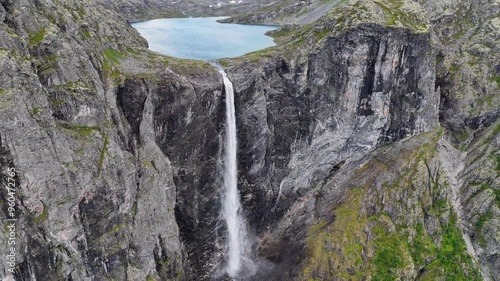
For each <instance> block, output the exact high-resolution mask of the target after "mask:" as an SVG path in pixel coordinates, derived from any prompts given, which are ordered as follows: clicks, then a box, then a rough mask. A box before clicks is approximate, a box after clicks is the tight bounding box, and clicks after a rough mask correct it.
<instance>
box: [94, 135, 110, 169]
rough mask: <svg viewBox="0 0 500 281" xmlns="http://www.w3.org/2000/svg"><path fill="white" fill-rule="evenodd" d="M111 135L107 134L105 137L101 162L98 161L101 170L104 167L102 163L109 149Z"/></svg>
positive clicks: (100, 157) (98, 167)
mask: <svg viewBox="0 0 500 281" xmlns="http://www.w3.org/2000/svg"><path fill="white" fill-rule="evenodd" d="M108 143H109V137H108V136H106V137H105V138H104V143H103V145H102V149H101V154H100V156H99V162H98V163H97V169H98V171H99V172H100V171H101V169H102V165H103V164H104V158H105V157H106V153H107V149H108Z"/></svg>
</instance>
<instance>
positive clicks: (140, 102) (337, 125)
mask: <svg viewBox="0 0 500 281" xmlns="http://www.w3.org/2000/svg"><path fill="white" fill-rule="evenodd" d="M438 2H439V3H441V2H442V3H441V6H440V5H438V4H439V3H437V2H436V4H435V5H434V4H432V3H430V2H426V1H416V2H413V1H354V0H352V1H346V2H345V3H343V4H342V5H339V6H338V7H336V8H335V10H334V11H332V12H330V13H328V14H326V15H325V16H324V17H322V18H321V19H320V20H318V21H316V22H315V23H314V24H310V25H305V26H302V27H292V28H288V29H283V30H280V31H277V32H275V34H274V36H275V37H276V40H277V41H279V42H280V45H279V46H277V47H275V48H272V49H268V50H263V51H259V52H256V53H252V54H249V55H247V56H244V57H242V58H238V59H233V60H222V61H221V64H223V65H224V66H225V67H226V69H227V72H228V75H229V77H230V78H231V79H232V81H233V82H234V85H235V89H236V95H235V96H236V109H237V122H238V124H237V126H238V132H239V135H238V139H239V145H240V147H239V165H240V166H239V168H240V171H239V176H240V177H239V186H240V189H241V192H242V194H241V196H242V202H243V204H244V209H245V212H246V217H247V218H248V219H249V225H250V228H251V230H252V232H253V234H254V235H255V239H256V245H255V246H256V252H255V255H256V256H257V257H258V259H259V260H260V262H259V264H260V265H261V268H260V270H259V275H257V276H256V277H255V278H254V279H255V280H284V279H285V280H330V279H335V280H337V279H338V280H344V279H351V280H366V279H374V280H376V279H384V280H392V279H396V278H399V279H415V280H445V279H446V278H452V279H454V280H455V279H456V280H460V279H462V280H480V279H486V280H488V278H489V279H491V280H497V279H498V277H497V276H498V274H497V273H498V271H499V268H498V259H499V249H498V247H499V246H498V245H500V243H499V239H500V238H499V237H498V227H499V225H500V224H499V223H498V214H499V212H500V209H499V208H500V206H499V205H498V190H499V189H498V187H499V182H498V178H499V174H498V170H499V161H500V160H499V152H498V151H499V150H498V147H499V139H498V136H499V134H498V132H499V130H498V121H495V120H496V118H497V117H496V116H497V113H496V111H495V110H498V102H497V100H496V96H494V95H493V94H494V93H495V89H496V88H495V86H496V85H495V83H494V79H491V78H490V76H491V75H492V73H495V72H494V70H495V69H496V68H495V67H496V66H495V58H496V56H497V54H498V52H495V50H496V49H495V48H496V45H494V44H493V43H494V42H496V41H495V40H496V39H495V38H494V34H496V33H495V32H498V28H497V27H495V26H496V25H495V24H496V19H495V17H494V15H495V13H498V5H497V4H494V3H490V2H487V1H485V2H484V3H483V2H480V3H479V2H478V3H476V2H474V3H472V2H473V1H471V3H468V2H466V1H458V2H457V3H458V4H460V5H455V4H456V3H450V5H448V6H447V4H446V5H445V4H443V3H445V1H438ZM0 3H1V5H0V20H1V23H0V38H1V40H0V65H1V67H2V70H3V71H2V72H1V73H0V85H2V88H1V89H0V118H1V120H2V121H3V122H2V123H1V124H0V132H1V134H0V141H1V146H0V164H1V169H2V173H5V171H6V169H7V168H8V167H15V168H16V170H17V177H16V181H17V184H18V188H17V191H16V192H17V193H16V196H17V201H16V204H17V206H18V211H17V213H16V214H17V217H18V221H17V226H18V228H17V230H16V231H17V232H16V233H17V235H18V236H17V243H18V244H17V248H16V249H17V251H18V260H17V261H18V265H17V267H16V273H15V274H14V276H15V280H148V281H149V280H213V279H214V278H215V277H214V276H216V275H217V270H218V269H220V266H221V264H223V253H224V251H225V249H224V245H225V243H224V239H225V233H226V231H225V229H224V224H223V223H222V222H221V221H220V219H219V202H220V192H221V191H220V178H219V175H220V173H219V171H218V169H219V168H220V161H219V160H220V151H221V149H220V147H221V140H222V138H221V135H222V134H223V133H224V132H223V131H224V128H223V123H224V114H223V112H224V108H223V104H224V96H225V94H224V90H223V84H222V80H221V77H219V75H218V74H217V72H216V71H215V70H214V68H213V67H211V66H210V65H208V64H206V63H202V62H196V61H189V60H177V59H172V58H167V57H163V56H160V55H158V54H154V53H151V52H149V51H147V50H146V49H145V45H146V43H145V41H144V40H143V39H142V38H140V36H139V35H138V34H137V32H136V31H135V30H134V29H132V28H131V27H130V26H129V25H128V24H127V23H126V21H125V19H124V18H123V17H122V16H120V15H118V14H116V13H114V12H112V11H111V10H106V9H103V8H101V7H100V6H99V8H96V6H94V5H92V4H87V3H81V2H79V1H70V0H65V1H54V2H52V1H32V0H22V1H7V0H4V1H0ZM100 3H104V2H103V1H101V2H100ZM108 4H109V3H108ZM468 4H471V5H468ZM104 5H106V3H105V4H104ZM131 5H132V4H131ZM134 5H135V4H133V5H132V6H134ZM433 5H434V6H433ZM436 5H437V6H436ZM462 6H463V7H469V8H468V9H469V10H470V13H465V15H466V16H467V18H471V19H473V20H474V21H473V23H471V25H474V26H475V25H480V26H481V27H482V28H480V29H478V30H477V32H475V33H473V34H472V35H471V34H469V32H465V33H464V34H461V36H465V34H469V35H470V37H467V38H469V41H466V40H465V39H464V40H465V41H464V40H462V39H460V40H458V41H457V42H456V44H455V45H453V44H451V43H450V44H447V45H443V46H442V48H438V47H436V44H437V43H436V42H437V41H436V40H442V39H443V38H445V37H446V36H447V35H446V34H449V33H446V32H447V30H448V31H449V30H452V28H451V27H450V26H451V25H452V23H453V22H448V19H447V17H446V12H445V11H446V9H451V8H453V9H459V8H457V7H462ZM485 7H489V8H491V9H490V10H488V11H489V12H488V13H480V12H479V9H484V8H485ZM113 9H115V10H120V8H116V7H115V8H113ZM495 9H496V10H495ZM459 10H460V9H459ZM469 10H467V11H469ZM450 11H451V10H450ZM453 11H455V10H453ZM460 11H461V10H460ZM490 11H492V12H490ZM495 11H496V12H495ZM450 13H452V14H453V15H454V13H455V12H450ZM457 13H458V12H457ZM458 14H460V13H458ZM126 16H127V17H130V16H129V15H126ZM431 23H432V24H433V26H431ZM453 30H455V29H453ZM459 34H460V32H459ZM452 37H453V36H452ZM457 37H458V36H457ZM460 38H462V37H460ZM459 42H461V43H459ZM464 42H467V43H464ZM481 42H483V43H484V45H485V47H484V48H483V46H476V45H477V44H483V43H481ZM453 46H455V47H456V48H455V49H452V47H453ZM461 46H476V47H477V48H478V50H482V51H484V52H483V53H484V54H485V55H484V56H482V57H481V62H484V66H480V65H472V64H471V60H469V61H468V63H467V64H464V65H463V66H462V67H460V69H461V70H460V71H457V72H455V73H457V74H456V75H453V76H452V75H451V74H452V71H451V70H453V69H454V68H455V67H454V65H455V64H454V63H455V62H456V61H458V60H460V58H461V56H460V54H461V53H460V52H462V53H467V55H464V56H463V57H466V58H468V59H469V58H470V59H471V58H472V57H469V55H470V53H469V51H470V50H472V49H461V48H462V47H461ZM464 48H465V47H464ZM467 48H468V47H467ZM471 48H472V47H471ZM474 48H475V47H474ZM452 50H461V51H460V52H458V51H452ZM448 51H449V53H446V54H445V52H448ZM483 53H481V54H483ZM471 56H472V55H471ZM469 66H470V67H469ZM462 69H463V71H462ZM466 69H481V72H480V73H482V74H481V75H482V76H481V75H476V76H473V78H474V79H479V78H477V77H481V78H480V79H479V80H474V81H476V82H477V84H478V85H480V86H481V87H477V91H480V92H481V93H479V92H478V94H477V96H474V97H471V96H470V95H469V94H466V91H465V90H463V91H462V90H461V91H455V90H458V89H462V88H461V86H460V85H462V86H463V85H467V87H466V88H467V89H469V88H471V87H469V84H468V83H466V82H460V81H461V80H463V81H466V79H464V77H468V76H467V75H469V74H470V73H471V72H467V71H468V70H467V71H465V70H466ZM458 73H460V74H458ZM467 73H469V74H467ZM474 73H475V72H474ZM495 75H496V74H495ZM460 79H461V80H460ZM476 82H474V83H476ZM483 82H484V83H483ZM472 88H474V87H472ZM475 89H476V88H475ZM454 93H462V94H464V95H466V98H460V96H453V94H454ZM474 93H476V92H474ZM492 95H493V97H492V98H488V99H485V101H484V103H481V105H480V106H479V100H481V99H482V98H484V97H488V96H492ZM470 101H473V103H475V104H477V105H478V106H479V107H476V106H474V108H479V109H478V110H477V111H467V110H468V109H467V106H468V105H467V104H470V103H469V102H470ZM455 113H457V116H458V117H454V115H453V114H455ZM452 117H453V118H452ZM457 120H458V121H457ZM495 122H496V123H495ZM460 124H468V127H467V129H466V130H467V133H468V134H470V135H467V138H464V139H460V138H459V136H460V133H458V134H457V132H460V130H456V129H455V128H457V127H458V128H459V127H460V126H461V125H460ZM440 127H443V128H442V129H441V128H440ZM454 145H455V146H457V147H458V148H459V150H457V149H456V148H455V147H454ZM460 145H461V146H460ZM2 180H3V181H5V180H6V177H4V176H3V177H2ZM0 196H1V199H0V200H1V203H2V204H1V206H2V212H1V213H0V216H1V218H2V222H4V221H6V218H8V209H7V204H6V198H7V196H8V194H7V193H6V191H5V190H4V189H2V191H0ZM4 226H5V224H4ZM8 235H9V232H8V231H4V232H2V233H0V243H1V244H2V245H6V244H7V239H8ZM0 264H1V266H0V276H1V277H2V278H4V277H6V276H7V263H6V257H5V256H3V255H2V256H1V257H0ZM9 278H10V277H9ZM495 278H497V279H495ZM11 280H12V278H11Z"/></svg>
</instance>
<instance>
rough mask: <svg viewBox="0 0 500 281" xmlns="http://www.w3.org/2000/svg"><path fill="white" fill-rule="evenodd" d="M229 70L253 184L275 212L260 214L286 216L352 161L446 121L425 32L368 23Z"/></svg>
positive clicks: (247, 170) (247, 174)
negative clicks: (301, 51) (307, 48)
mask: <svg viewBox="0 0 500 281" xmlns="http://www.w3.org/2000/svg"><path fill="white" fill-rule="evenodd" d="M248 69H251V70H252V72H251V73H245V70H248ZM229 73H230V75H232V79H233V80H234V82H235V84H236V91H237V93H238V98H237V99H238V101H237V104H238V106H239V110H238V112H239V116H238V118H239V120H240V124H241V125H240V126H239V128H240V139H242V140H244V141H243V142H241V146H240V159H241V161H240V163H242V169H243V171H244V175H245V176H244V178H243V183H244V185H243V186H249V188H250V190H260V191H261V193H262V196H259V197H258V199H257V198H255V200H262V202H260V204H249V205H250V206H254V207H255V211H257V210H259V209H260V210H265V211H262V214H260V216H265V214H268V215H270V213H269V211H268V210H270V209H273V206H274V207H276V209H274V211H279V210H280V209H282V210H286V209H287V208H288V207H289V205H290V202H293V201H294V200H295V199H296V197H297V196H300V195H304V194H305V193H308V192H309V190H311V187H313V186H314V185H317V184H318V183H321V182H323V181H324V180H326V179H328V178H329V177H331V176H333V175H334V174H335V172H336V171H337V170H338V168H339V167H340V166H341V165H342V164H343V163H344V162H345V160H346V159H348V158H351V157H355V156H356V155H362V154H364V153H367V152H368V151H370V150H372V149H373V148H375V147H376V146H377V145H380V144H385V143H392V142H395V141H397V140H400V139H404V138H407V137H410V136H412V135H415V134H418V133H421V132H425V131H429V130H432V129H433V128H434V127H435V126H436V125H437V121H438V108H437V105H438V103H439V94H438V93H437V92H435V89H434V77H435V74H434V60H433V53H432V49H431V48H430V47H429V36H428V34H425V33H422V34H413V33H411V32H409V31H407V30H402V29H386V28H383V27H380V26H376V25H363V26H360V27H358V28H356V29H354V30H351V31H349V32H347V33H344V34H342V35H340V36H338V37H329V38H327V39H325V40H324V41H322V42H321V43H320V46H319V47H317V51H316V52H314V53H312V54H308V55H305V56H303V57H302V56H301V57H294V58H285V57H282V56H277V57H275V58H273V59H271V60H269V61H268V62H267V63H266V64H265V65H264V66H263V67H260V68H259V67H257V66H256V65H251V64H242V65H238V66H236V67H234V68H231V69H230V71H229ZM244 190H245V189H244ZM261 205H264V206H265V207H264V208H262V206H261ZM252 213H253V212H252ZM260 216H259V217H258V218H256V221H260V219H261V218H260Z"/></svg>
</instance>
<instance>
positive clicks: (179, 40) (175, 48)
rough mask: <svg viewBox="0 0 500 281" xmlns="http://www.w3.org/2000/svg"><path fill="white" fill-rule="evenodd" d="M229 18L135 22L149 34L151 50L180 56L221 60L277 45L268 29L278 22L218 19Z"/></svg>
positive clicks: (146, 36)
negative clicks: (240, 22)
mask: <svg viewBox="0 0 500 281" xmlns="http://www.w3.org/2000/svg"><path fill="white" fill-rule="evenodd" d="M225 18H227V17H207V18H171V19H157V20H150V21H145V22H138V23H133V24H132V26H133V27H134V28H135V29H137V30H138V31H139V33H140V34H141V35H142V37H144V38H146V40H147V41H148V43H149V49H150V50H152V51H155V52H158V53H160V54H164V55H167V56H172V57H176V58H184V59H196V60H204V61H209V60H217V59H221V58H232V57H239V56H242V55H244V54H246V53H250V52H254V51H258V50H261V49H265V48H268V47H271V46H274V45H275V44H274V42H273V39H272V38H271V37H269V36H266V35H265V33H266V32H268V31H271V30H275V29H278V26H270V25H248V24H233V23H219V22H217V21H218V20H221V19H225Z"/></svg>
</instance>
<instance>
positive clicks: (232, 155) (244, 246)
mask: <svg viewBox="0 0 500 281" xmlns="http://www.w3.org/2000/svg"><path fill="white" fill-rule="evenodd" d="M219 72H220V73H221V74H222V77H223V79H224V87H225V91H226V135H225V140H224V142H225V146H224V174H223V190H224V195H223V199H222V215H223V217H224V219H225V221H226V224H227V231H228V239H227V256H226V266H225V271H226V273H227V274H228V275H229V276H230V277H232V278H243V277H247V276H250V275H253V274H254V273H255V271H256V268H255V265H254V263H253V262H252V260H251V259H250V258H249V257H248V255H250V252H251V243H250V242H249V241H248V239H247V237H248V233H247V230H246V225H245V221H244V219H243V216H242V208H241V203H240V196H239V191H238V185H237V183H238V163H237V154H236V153H237V148H238V141H237V136H236V114H235V106H234V89H233V84H232V83H231V81H230V80H229V79H228V78H227V75H226V73H225V72H224V70H222V69H221V68H219Z"/></svg>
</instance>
